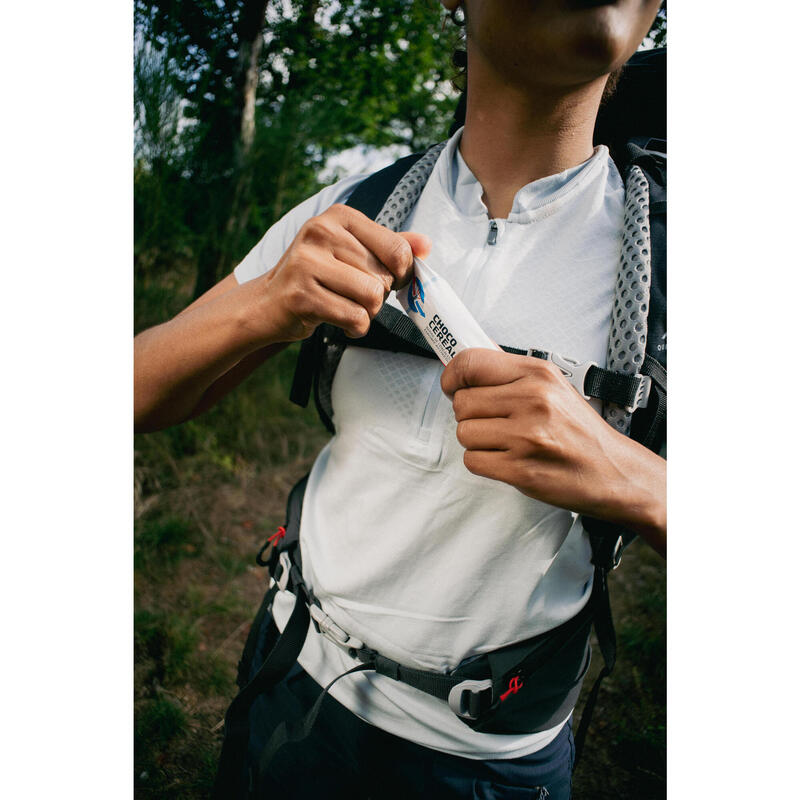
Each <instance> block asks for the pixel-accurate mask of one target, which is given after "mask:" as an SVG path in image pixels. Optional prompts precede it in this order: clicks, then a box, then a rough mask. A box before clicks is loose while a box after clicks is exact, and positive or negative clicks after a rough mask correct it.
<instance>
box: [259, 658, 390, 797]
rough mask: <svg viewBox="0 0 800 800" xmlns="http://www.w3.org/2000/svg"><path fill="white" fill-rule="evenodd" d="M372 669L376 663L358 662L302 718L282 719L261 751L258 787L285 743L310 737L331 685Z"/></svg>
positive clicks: (325, 690) (334, 680)
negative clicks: (355, 673)
mask: <svg viewBox="0 0 800 800" xmlns="http://www.w3.org/2000/svg"><path fill="white" fill-rule="evenodd" d="M370 669H375V665H374V664H358V665H357V666H355V667H353V668H352V669H349V670H347V672H343V673H342V674H341V675H337V676H336V677H335V678H334V679H333V680H332V681H331V682H330V683H329V684H328V685H327V686H326V687H325V688H324V689H323V690H322V692H321V693H320V695H319V697H318V698H317V699H316V700H315V701H314V705H313V706H311V708H310V709H309V710H308V711H307V712H306V713H305V714H304V715H303V716H302V717H301V718H300V719H295V720H288V721H287V720H282V721H281V722H280V723H279V724H278V727H277V728H275V730H274V731H273V732H272V736H270V737H269V741H268V742H267V743H266V744H265V745H264V749H263V750H262V751H261V757H260V758H259V761H258V777H257V780H256V787H258V786H259V784H262V783H263V781H264V775H265V774H266V771H267V769H269V765H270V764H271V763H272V759H273V758H274V757H275V755H276V753H277V752H278V750H280V749H281V747H283V746H284V745H285V744H289V743H290V742H302V741H303V739H306V738H308V736H309V735H310V734H311V730H312V728H313V727H314V723H315V722H316V721H317V717H318V716H319V712H320V710H321V709H322V703H323V701H324V700H325V698H326V697H327V695H328V691H329V690H330V688H331V686H333V684H334V683H336V682H337V681H338V680H340V679H341V678H344V677H346V676H347V675H352V674H353V673H354V672H364V671H365V670H370ZM260 795H261V793H260V792H259V791H258V789H257V790H256V796H260Z"/></svg>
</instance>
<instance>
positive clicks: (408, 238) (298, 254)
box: [254, 204, 431, 342]
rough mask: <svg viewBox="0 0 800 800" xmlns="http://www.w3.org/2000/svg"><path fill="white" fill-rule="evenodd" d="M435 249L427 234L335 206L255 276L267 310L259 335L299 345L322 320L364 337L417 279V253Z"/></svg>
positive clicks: (301, 230) (259, 326)
mask: <svg viewBox="0 0 800 800" xmlns="http://www.w3.org/2000/svg"><path fill="white" fill-rule="evenodd" d="M430 248H431V243H430V239H428V237H427V236H425V235H424V234H420V233H394V232H392V231H390V230H388V228H384V227H383V226H382V225H378V224H377V223H376V222H373V221H372V220H371V219H370V218H369V217H367V216H365V215H364V214H362V213H361V212H360V211H356V210H355V209H352V208H349V207H348V206H344V205H338V204H337V205H334V206H331V207H330V208H329V209H328V210H327V211H325V212H323V213H322V214H320V215H319V216H317V217H312V218H311V219H310V220H308V222H306V223H305V224H304V225H303V227H302V228H301V229H300V230H299V231H298V233H297V235H296V236H295V238H294V241H293V242H292V244H291V245H290V246H289V249H288V250H287V251H286V252H285V253H284V254H283V256H282V257H281V259H280V261H278V263H277V264H276V265H275V267H274V268H273V269H272V270H271V271H270V272H268V273H267V274H266V275H264V276H263V277H261V278H257V279H256V281H260V282H261V283H260V285H259V295H260V296H261V299H262V300H263V304H262V303H259V305H261V306H262V307H263V308H264V315H263V317H261V315H259V316H260V317H261V319H260V320H258V322H257V323H256V325H257V327H258V328H259V329H260V330H259V331H258V335H259V338H262V337H263V341H265V342H291V341H297V340H300V339H305V338H306V337H308V336H310V335H311V333H313V331H314V329H315V328H316V327H317V326H318V325H319V324H321V323H323V322H328V323H331V324H333V325H336V326H338V327H340V328H342V329H343V330H344V331H345V332H346V333H347V334H348V335H349V336H353V337H358V336H364V335H365V334H366V332H367V331H368V330H369V326H370V322H371V320H372V318H373V317H374V316H375V315H376V314H377V313H378V311H380V309H381V306H382V305H383V302H384V300H385V299H386V296H387V295H388V293H389V291H390V290H391V289H397V288H399V287H401V286H403V285H404V284H406V283H407V282H408V281H409V280H410V278H411V274H412V271H413V265H414V262H413V256H420V257H424V256H426V255H427V254H428V253H429V252H430ZM256 281H254V283H255V282H256ZM254 288H255V287H254Z"/></svg>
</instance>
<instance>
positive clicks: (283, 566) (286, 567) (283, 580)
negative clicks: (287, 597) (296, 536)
mask: <svg viewBox="0 0 800 800" xmlns="http://www.w3.org/2000/svg"><path fill="white" fill-rule="evenodd" d="M278 566H279V567H280V572H279V573H278V577H277V578H276V579H275V583H277V584H278V588H279V589H280V590H281V591H282V592H285V591H286V589H287V587H288V586H289V578H290V577H291V574H292V559H291V558H289V553H288V552H287V551H286V550H284V551H283V552H282V553H281V554H280V555H279V556H278Z"/></svg>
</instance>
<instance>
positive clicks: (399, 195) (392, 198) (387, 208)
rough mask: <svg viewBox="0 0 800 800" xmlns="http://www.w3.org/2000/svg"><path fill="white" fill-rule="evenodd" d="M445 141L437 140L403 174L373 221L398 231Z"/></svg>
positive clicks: (415, 200)
mask: <svg viewBox="0 0 800 800" xmlns="http://www.w3.org/2000/svg"><path fill="white" fill-rule="evenodd" d="M446 145H447V142H439V144H436V145H434V146H433V147H431V148H430V150H428V152H427V153H425V155H424V156H422V158H420V159H419V161H417V162H415V164H414V165H413V166H412V167H411V169H409V171H408V172H406V174H405V175H403V177H402V178H400V180H399V181H398V183H397V186H395V187H394V190H393V191H392V193H391V194H390V195H389V197H387V198H386V202H385V203H384V204H383V208H382V209H381V210H380V211H379V212H378V216H377V217H375V222H377V223H378V224H379V225H384V226H385V227H387V228H388V229H389V230H390V231H395V232H397V231H399V230H400V228H401V226H402V225H403V223H404V222H405V221H406V220H407V219H408V215H409V214H410V213H411V209H412V208H414V204H415V203H416V202H417V200H418V199H419V196H420V194H422V190H423V188H424V187H425V184H426V183H427V182H428V177H429V176H430V174H431V172H432V171H433V165H434V164H435V163H436V159H438V158H439V153H441V152H442V150H444V148H445V146H446Z"/></svg>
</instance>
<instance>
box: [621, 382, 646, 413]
mask: <svg viewBox="0 0 800 800" xmlns="http://www.w3.org/2000/svg"><path fill="white" fill-rule="evenodd" d="M635 377H636V378H638V379H639V385H638V386H637V387H636V399H635V400H634V401H633V405H632V406H625V410H626V411H627V412H628V413H629V414H632V413H633V412H634V411H636V409H637V408H647V404H648V403H649V402H650V390H651V389H652V388H653V379H652V378H651V377H650V376H649V375H636V376H635Z"/></svg>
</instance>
